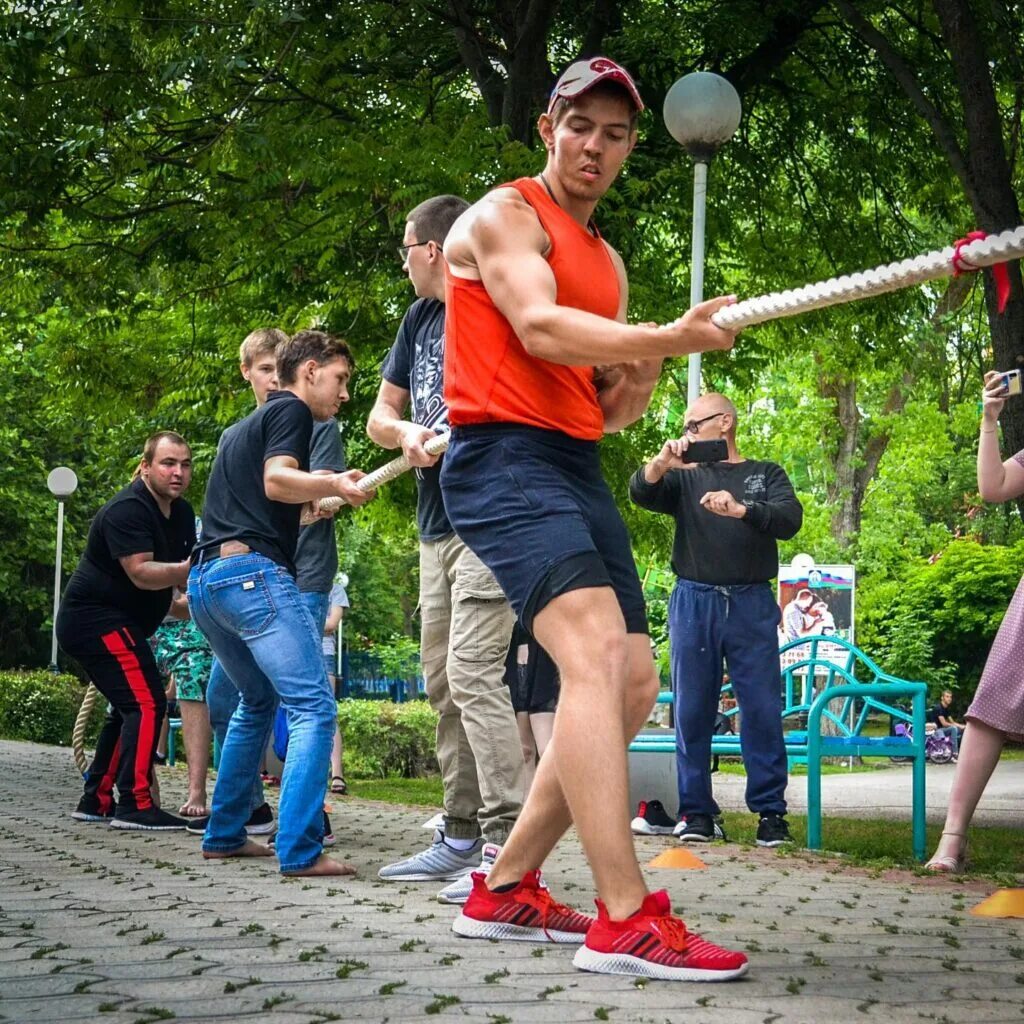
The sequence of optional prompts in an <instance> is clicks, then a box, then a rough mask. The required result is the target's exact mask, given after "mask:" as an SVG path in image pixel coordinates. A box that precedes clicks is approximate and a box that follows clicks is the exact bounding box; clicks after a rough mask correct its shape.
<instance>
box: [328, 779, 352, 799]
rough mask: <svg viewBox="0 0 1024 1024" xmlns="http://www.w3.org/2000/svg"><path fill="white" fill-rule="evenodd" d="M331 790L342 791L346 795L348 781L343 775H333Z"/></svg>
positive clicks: (333, 791)
mask: <svg viewBox="0 0 1024 1024" xmlns="http://www.w3.org/2000/svg"><path fill="white" fill-rule="evenodd" d="M331 792H332V793H340V794H341V795H342V796H344V795H345V794H346V793H347V792H348V783H347V782H346V781H345V778H344V776H342V775H332V776H331Z"/></svg>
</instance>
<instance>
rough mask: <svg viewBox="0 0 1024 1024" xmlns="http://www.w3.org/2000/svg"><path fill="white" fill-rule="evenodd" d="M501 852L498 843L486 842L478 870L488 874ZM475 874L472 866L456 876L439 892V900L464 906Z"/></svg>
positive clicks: (482, 873)
mask: <svg viewBox="0 0 1024 1024" xmlns="http://www.w3.org/2000/svg"><path fill="white" fill-rule="evenodd" d="M499 853H501V847H500V846H499V845H498V844H497V843H484V848H483V851H482V852H481V855H480V867H478V868H477V869H476V870H477V871H478V872H479V873H480V874H481V875H486V874H487V873H488V872H489V871H490V870H491V868H493V867H494V862H495V861H496V860H497V859H498V854H499ZM473 874H474V871H473V869H472V868H470V869H469V870H468V871H467V872H466V873H465V874H463V875H460V876H459V877H458V878H456V879H455V881H454V882H452V883H451V884H449V885H446V886H445V887H444V888H443V889H442V890H441V891H440V892H439V893H438V894H437V902H438V903H451V904H454V905H456V906H462V904H463V903H465V902H466V900H468V899H469V894H470V893H471V892H472V891H473Z"/></svg>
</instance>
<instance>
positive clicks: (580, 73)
mask: <svg viewBox="0 0 1024 1024" xmlns="http://www.w3.org/2000/svg"><path fill="white" fill-rule="evenodd" d="M598 82H618V83H619V85H621V86H623V87H625V89H626V91H627V92H628V93H629V96H630V99H632V101H633V103H634V104H635V105H636V109H637V111H641V110H643V109H644V101H643V100H642V99H640V93H639V92H638V91H637V87H636V83H635V82H634V81H633V79H632V77H631V76H630V74H629V72H628V71H627V70H626V69H625V68H624V67H623V66H622V65H621V64H616V63H615V61H613V60H609V59H608V58H607V57H590V58H588V59H587V60H578V61H576V62H575V63H574V64H570V65H569V66H568V67H567V68H566V69H565V70H564V71H563V72H562V74H561V76H560V77H559V79H558V81H557V82H556V83H555V88H554V89H553V90H552V92H551V101H550V102H549V103H548V113H549V114H550V113H551V111H552V109H553V108H554V106H555V101H556V100H559V99H572V98H573V97H575V96H582V95H583V93H585V92H586V91H587V90H588V89H593V87H594V86H595V85H597V83H598Z"/></svg>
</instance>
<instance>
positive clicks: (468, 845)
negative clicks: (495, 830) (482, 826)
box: [444, 836, 480, 853]
mask: <svg viewBox="0 0 1024 1024" xmlns="http://www.w3.org/2000/svg"><path fill="white" fill-rule="evenodd" d="M444 841H445V842H446V843H447V844H448V845H449V846H450V847H451V848H452V849H453V850H458V851H459V852H460V853H465V852H466V851H467V850H472V849H473V847H474V846H476V844H477V843H478V842H480V840H479V839H452V837H451V836H445V837H444Z"/></svg>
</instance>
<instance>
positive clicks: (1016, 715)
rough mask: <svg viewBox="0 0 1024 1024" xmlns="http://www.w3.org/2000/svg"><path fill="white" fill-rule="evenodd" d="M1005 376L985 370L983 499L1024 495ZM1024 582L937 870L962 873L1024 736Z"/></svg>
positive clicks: (979, 696) (980, 703)
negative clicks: (1011, 448) (1009, 440)
mask: <svg viewBox="0 0 1024 1024" xmlns="http://www.w3.org/2000/svg"><path fill="white" fill-rule="evenodd" d="M1006 378H1007V375H1006V374H1003V373H1000V372H998V371H996V370H990V371H989V372H988V373H986V374H985V387H984V390H983V391H982V415H981V438H980V442H979V444H978V491H979V492H980V493H981V496H982V498H983V499H984V500H985V501H993V502H995V501H1012V500H1013V499H1014V498H1019V497H1020V496H1021V495H1022V494H1024V450H1021V451H1019V452H1017V454H1016V455H1014V456H1013V457H1012V458H1009V459H1007V460H1006V461H1005V462H1004V461H1003V460H1002V457H1001V456H1000V453H999V437H998V433H999V414H1000V413H1001V412H1002V411H1003V405H1004V403H1005V402H1006V398H1007V396H1008V394H1009V393H1010V390H1009V388H1008V385H1007V379H1006ZM1022 648H1024V579H1022V580H1021V582H1020V583H1019V584H1018V586H1017V592H1016V593H1015V594H1014V595H1013V600H1012V601H1011V602H1010V607H1009V608H1008V609H1007V610H1006V615H1005V616H1004V617H1003V621H1002V623H1001V624H1000V626H999V631H998V633H996V638H995V640H994V641H993V643H992V650H991V651H990V652H989V656H988V660H987V661H986V662H985V670H984V671H983V672H982V674H981V681H980V682H979V683H978V689H977V690H976V691H975V694H974V700H973V701H972V703H971V706H970V707H969V708H968V710H967V714H966V715H965V716H964V717H965V718H966V721H967V726H966V729H965V730H964V735H963V739H961V741H960V760H959V761H958V762H957V766H956V774H955V775H954V776H953V788H952V790H951V791H950V794H949V809H948V810H947V812H946V824H945V825H944V826H943V830H942V837H941V839H940V840H939V845H938V847H937V848H936V850H935V854H934V856H933V857H932V859H931V860H930V861H928V863H927V864H926V865H925V867H926V868H927V869H928V870H929V871H933V872H936V873H947V874H948V873H959V872H961V871H963V869H964V865H965V862H966V854H967V829H968V826H969V825H970V823H971V818H972V817H973V816H974V811H975V808H976V807H977V806H978V801H979V800H980V799H981V795H982V793H983V792H984V791H985V786H986V785H988V780H989V779H990V778H991V776H992V772H993V771H994V770H995V766H996V764H997V763H998V761H999V755H1000V753H1001V752H1002V749H1003V744H1004V743H1005V742H1006V741H1007V740H1015V741H1017V742H1021V741H1024V669H1022V668H1021V650H1022Z"/></svg>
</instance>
